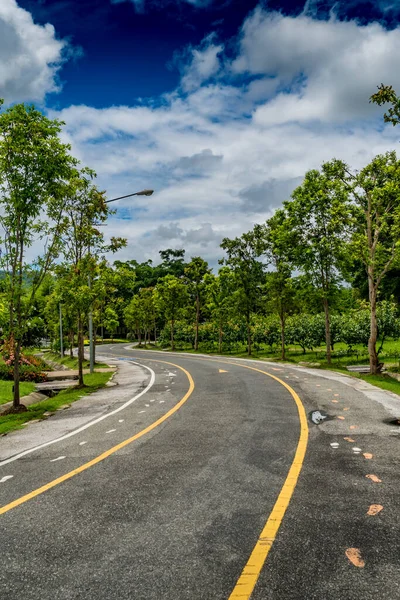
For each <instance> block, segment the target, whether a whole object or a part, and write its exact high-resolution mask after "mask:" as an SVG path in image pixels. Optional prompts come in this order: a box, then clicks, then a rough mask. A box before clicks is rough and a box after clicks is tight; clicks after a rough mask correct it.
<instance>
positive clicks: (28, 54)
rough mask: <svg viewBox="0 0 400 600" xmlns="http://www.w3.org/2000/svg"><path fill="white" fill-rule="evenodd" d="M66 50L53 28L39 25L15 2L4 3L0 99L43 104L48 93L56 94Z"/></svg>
mask: <svg viewBox="0 0 400 600" xmlns="http://www.w3.org/2000/svg"><path fill="white" fill-rule="evenodd" d="M66 48H67V44H66V42H65V41H62V40H58V39H57V38H56V34H55V30H54V27H53V26H52V25H50V24H47V25H44V26H41V25H37V24H36V23H34V22H33V19H32V16H31V14H30V13H29V12H28V11H26V10H24V9H22V8H20V7H19V6H18V5H17V3H16V1H15V0H1V2H0V97H1V98H4V99H5V101H6V103H7V104H10V103H12V102H19V101H37V102H41V101H42V100H43V99H44V97H45V95H46V94H47V93H49V92H57V91H58V90H59V84H58V81H57V72H58V70H59V68H60V66H61V64H62V62H63V52H64V51H65V50H66Z"/></svg>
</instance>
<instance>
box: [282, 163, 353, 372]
mask: <svg viewBox="0 0 400 600" xmlns="http://www.w3.org/2000/svg"><path fill="white" fill-rule="evenodd" d="M285 209H286V211H287V215H288V227H289V228H290V230H291V232H292V234H293V261H294V263H295V265H296V266H297V267H298V268H299V269H301V270H302V271H303V272H304V273H305V274H306V276H307V277H308V278H309V279H310V281H311V282H312V284H313V285H314V287H315V288H316V290H318V292H319V296H320V299H321V300H322V304H323V307H324V314H325V342H326V355H327V361H328V364H330V363H331V339H330V338H331V334H330V299H331V297H332V294H333V291H334V289H335V288H336V287H337V285H338V283H339V281H340V279H341V268H342V265H343V263H344V262H345V259H346V258H347V241H348V230H349V222H350V221H349V205H348V192H347V189H346V186H344V185H343V183H342V182H341V181H340V180H338V179H336V180H335V179H332V178H330V177H328V176H327V175H326V174H325V173H324V172H319V171H317V170H313V171H309V172H308V173H306V176H305V178H304V182H303V183H302V185H300V186H299V187H298V188H296V189H295V191H294V192H293V194H292V200H291V201H288V202H285Z"/></svg>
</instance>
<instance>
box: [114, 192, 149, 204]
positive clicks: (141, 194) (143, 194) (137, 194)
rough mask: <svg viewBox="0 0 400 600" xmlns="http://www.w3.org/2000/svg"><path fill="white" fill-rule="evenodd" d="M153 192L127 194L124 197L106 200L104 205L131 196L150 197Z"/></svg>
mask: <svg viewBox="0 0 400 600" xmlns="http://www.w3.org/2000/svg"><path fill="white" fill-rule="evenodd" d="M153 193H154V190H142V191H141V192H135V193H134V194H127V195H126V196H118V198H111V200H106V204H108V203H109V202H115V200H122V199H123V198H131V197H132V196H152V195H153Z"/></svg>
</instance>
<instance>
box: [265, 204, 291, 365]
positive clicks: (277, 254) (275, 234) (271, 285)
mask: <svg viewBox="0 0 400 600" xmlns="http://www.w3.org/2000/svg"><path fill="white" fill-rule="evenodd" d="M256 230H257V231H259V234H260V235H261V236H262V237H263V238H264V242H265V251H264V252H265V254H266V257H267V260H268V263H269V264H270V265H271V266H272V268H273V271H272V272H270V273H268V275H267V278H266V291H267V295H268V297H269V301H270V305H272V306H273V307H274V309H275V310H276V312H277V313H278V316H279V322H280V328H281V358H282V360H285V358H286V354H285V325H286V317H287V315H288V313H289V312H290V308H291V306H292V305H293V298H294V293H295V292H294V288H293V285H292V264H291V260H290V255H291V252H292V240H291V238H292V237H293V236H292V232H291V230H290V227H289V223H288V218H287V214H286V212H285V211H284V210H277V211H276V212H275V214H274V215H273V216H272V217H271V218H270V219H268V221H267V223H266V225H265V226H264V227H263V228H260V226H258V225H256Z"/></svg>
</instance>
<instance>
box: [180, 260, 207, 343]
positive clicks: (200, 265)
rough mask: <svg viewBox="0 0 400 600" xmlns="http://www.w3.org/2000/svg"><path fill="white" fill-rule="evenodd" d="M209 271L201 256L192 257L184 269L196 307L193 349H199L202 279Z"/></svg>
mask: <svg viewBox="0 0 400 600" xmlns="http://www.w3.org/2000/svg"><path fill="white" fill-rule="evenodd" d="M210 271H211V269H209V267H208V263H207V261H205V260H204V259H202V258H201V256H194V257H192V260H191V261H190V263H189V264H188V265H187V266H186V267H185V276H186V279H187V280H188V282H189V287H190V288H191V291H192V292H193V295H194V300H195V307H196V322H195V335H194V349H195V350H198V349H199V322H200V310H201V303H202V300H203V293H204V278H205V276H206V275H207V273H210Z"/></svg>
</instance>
